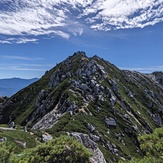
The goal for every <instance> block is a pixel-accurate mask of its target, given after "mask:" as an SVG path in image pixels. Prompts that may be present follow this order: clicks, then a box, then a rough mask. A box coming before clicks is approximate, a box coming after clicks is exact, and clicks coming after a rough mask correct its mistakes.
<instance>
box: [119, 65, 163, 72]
mask: <svg viewBox="0 0 163 163" xmlns="http://www.w3.org/2000/svg"><path fill="white" fill-rule="evenodd" d="M119 68H120V69H122V70H130V71H138V72H142V73H151V72H155V71H163V66H152V67H135V68H134V67H132V68H131V67H119Z"/></svg>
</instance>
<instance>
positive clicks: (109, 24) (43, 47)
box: [0, 0, 163, 78]
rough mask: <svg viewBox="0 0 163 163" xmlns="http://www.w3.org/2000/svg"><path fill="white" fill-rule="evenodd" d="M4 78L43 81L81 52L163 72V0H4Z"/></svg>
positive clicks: (0, 31) (0, 44)
mask: <svg viewBox="0 0 163 163" xmlns="http://www.w3.org/2000/svg"><path fill="white" fill-rule="evenodd" d="M0 22H1V23H0V78H11V77H21V78H32V77H41V76H42V75H43V74H44V73H45V71H46V70H49V69H50V68H52V67H54V66H55V65H56V63H59V62H61V61H63V60H64V59H66V58H67V57H68V56H69V55H72V54H73V53H74V52H76V51H85V52H86V54H87V55H88V56H89V57H91V56H93V55H95V54H96V55H98V56H100V57H102V58H104V59H106V60H108V61H110V62H111V63H113V64H115V65H116V66H117V67H119V68H121V69H130V70H136V71H140V72H144V73H150V72H153V71H162V70H163V0H106V1H104V0H103V1H101V0H87V1H86V0H23V1H21V0H0Z"/></svg>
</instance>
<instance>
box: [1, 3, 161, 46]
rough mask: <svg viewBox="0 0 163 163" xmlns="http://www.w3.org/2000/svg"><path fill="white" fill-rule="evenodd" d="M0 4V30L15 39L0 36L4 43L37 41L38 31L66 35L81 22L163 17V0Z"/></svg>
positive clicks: (105, 26)
mask: <svg viewBox="0 0 163 163" xmlns="http://www.w3.org/2000/svg"><path fill="white" fill-rule="evenodd" d="M0 8H1V9H0V22H1V23H0V34H1V35H6V36H8V37H11V36H12V37H13V36H17V37H18V39H19V40H17V41H11V40H7V39H8V38H7V39H1V40H0V43H8V44H10V43H19V44H21V43H27V42H37V41H38V40H37V39H36V38H34V37H37V36H40V35H48V36H51V35H52V36H54V35H57V36H60V37H63V38H65V39H68V38H69V37H70V36H72V35H74V36H79V35H82V34H83V33H84V27H85V26H87V27H88V28H91V29H92V30H102V31H108V30H118V29H129V28H143V27H145V26H149V25H154V24H156V23H159V22H162V21H163V0H108V1H107V0H106V1H104V0H87V1H86V0H23V1H20V0H0ZM29 36H32V37H33V38H32V39H30V38H28V37H29ZM17 37H16V38H17Z"/></svg>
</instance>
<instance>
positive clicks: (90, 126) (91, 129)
mask: <svg viewBox="0 0 163 163" xmlns="http://www.w3.org/2000/svg"><path fill="white" fill-rule="evenodd" d="M88 130H89V131H90V132H93V131H94V130H95V127H94V126H93V125H92V124H90V123H88Z"/></svg>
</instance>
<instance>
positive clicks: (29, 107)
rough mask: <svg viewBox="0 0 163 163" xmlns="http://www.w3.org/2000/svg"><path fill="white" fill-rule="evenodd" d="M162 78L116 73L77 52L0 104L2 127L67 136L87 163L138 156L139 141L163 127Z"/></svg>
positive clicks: (102, 62)
mask: <svg viewBox="0 0 163 163" xmlns="http://www.w3.org/2000/svg"><path fill="white" fill-rule="evenodd" d="M162 111H163V73H162V72H154V73H152V74H142V73H139V72H135V71H128V70H120V69H118V68H117V67H116V66H114V65H113V64H111V63H109V62H108V61H105V60H104V59H102V58H100V57H98V56H93V57H91V58H89V57H87V56H86V54H85V53H84V52H76V53H74V54H73V55H72V56H69V57H68V58H67V59H66V60H65V61H63V62H61V63H59V64H57V65H56V66H55V67H54V68H53V69H51V70H49V71H47V72H46V73H45V75H44V76H43V77H42V78H41V79H39V80H38V81H37V82H35V83H33V84H31V85H30V86H28V87H26V88H24V89H22V90H21V91H19V92H18V93H16V94H15V95H13V96H12V97H10V98H9V99H6V100H5V101H3V102H2V103H1V104H0V123H1V124H4V123H6V124H8V123H10V122H14V123H15V124H16V125H21V126H27V127H28V128H30V129H31V131H39V130H43V131H46V132H47V133H48V134H51V135H52V136H58V135H62V134H68V135H70V136H73V137H75V138H77V139H78V141H79V142H80V143H82V144H84V146H85V147H86V148H88V149H90V151H91V152H92V153H93V156H92V157H91V159H90V162H92V163H94V162H97V163H105V162H117V161H118V160H121V159H122V160H129V159H131V158H132V157H140V156H142V155H143V152H142V151H141V150H140V147H139V141H138V136H140V135H142V134H144V133H151V132H152V131H153V130H154V129H155V128H157V127H161V126H162V118H163V116H162Z"/></svg>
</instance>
